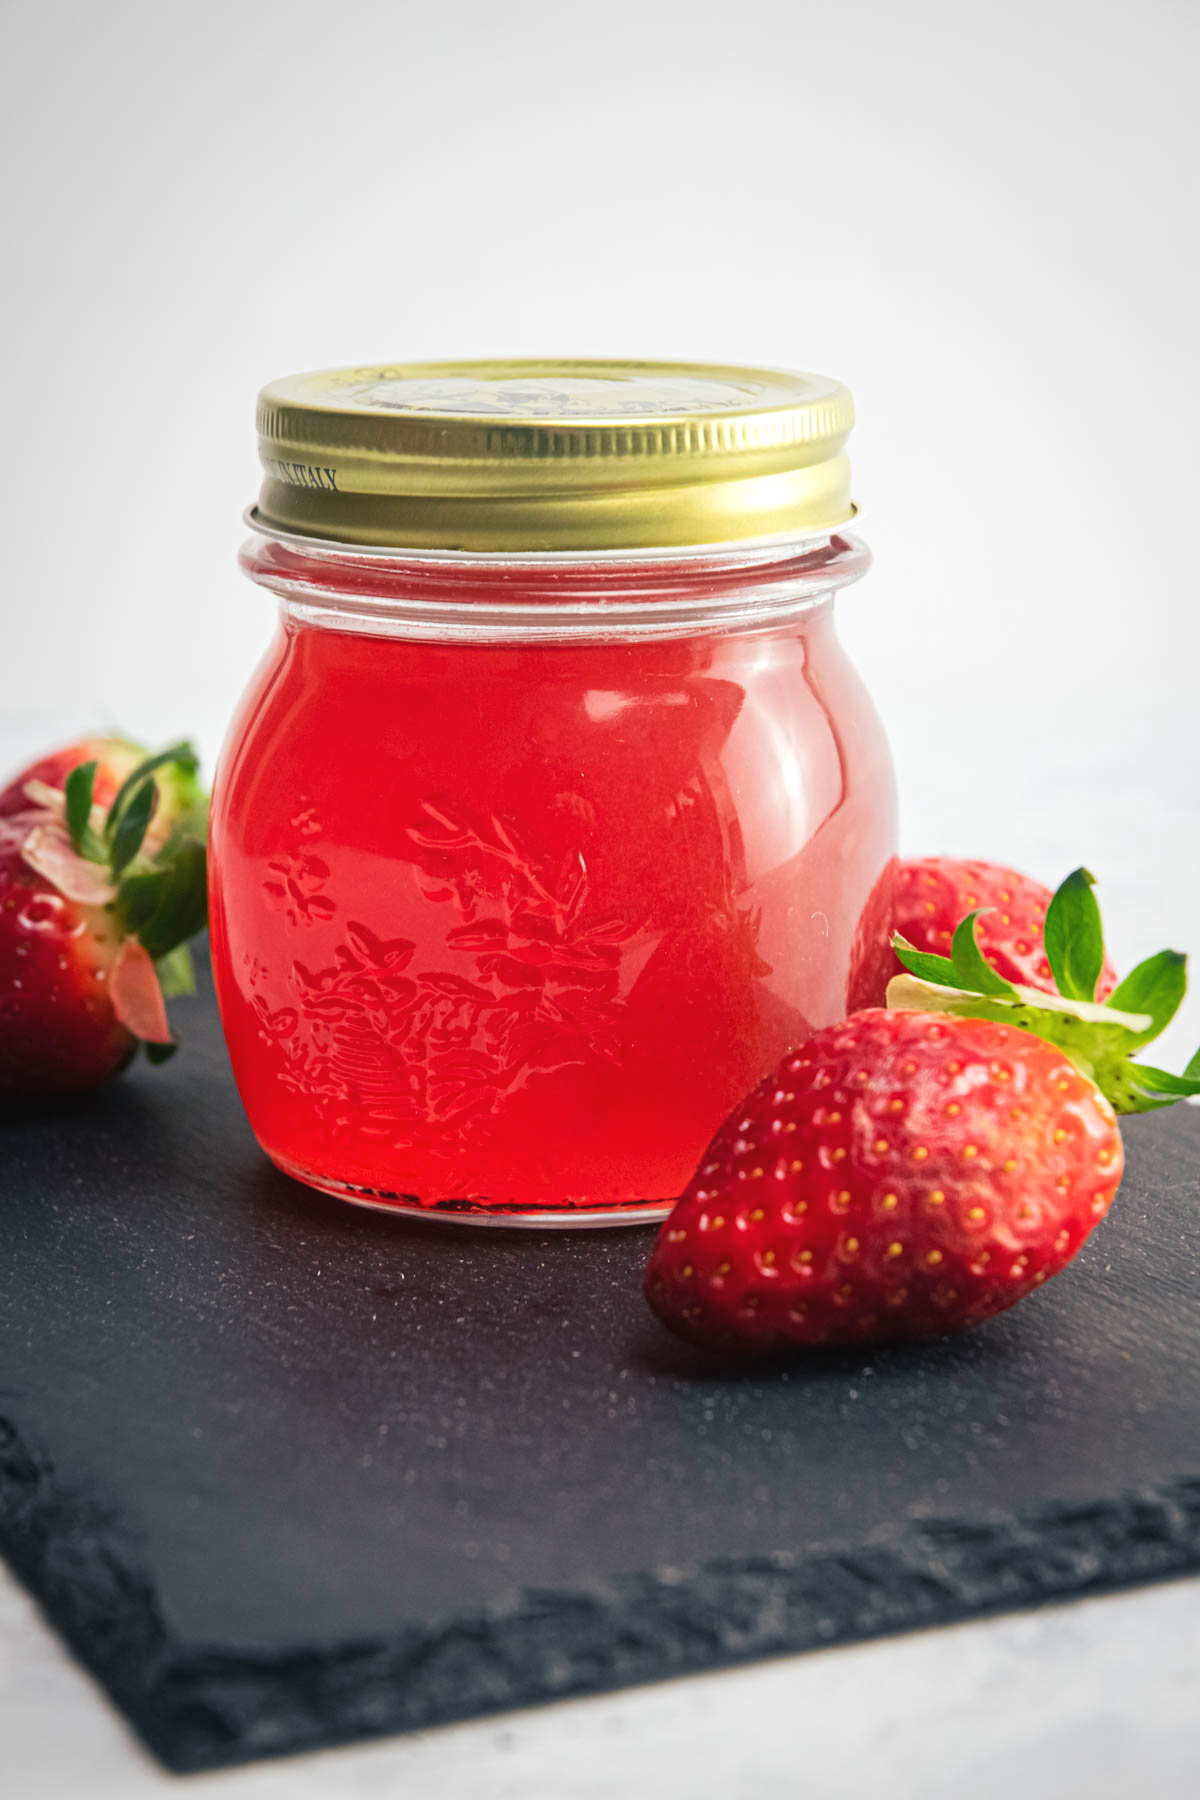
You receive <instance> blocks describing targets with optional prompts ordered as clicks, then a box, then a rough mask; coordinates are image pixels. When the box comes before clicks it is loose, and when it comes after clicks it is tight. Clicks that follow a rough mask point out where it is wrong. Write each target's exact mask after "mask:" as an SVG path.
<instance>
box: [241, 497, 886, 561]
mask: <svg viewBox="0 0 1200 1800" xmlns="http://www.w3.org/2000/svg"><path fill="white" fill-rule="evenodd" d="M861 517H862V509H861V507H859V506H857V505H856V506H854V508H853V510H852V515H851V517H850V518H849V519H848V520H847V521H846V523H845V524H844V525H823V526H817V527H814V528H812V529H810V530H807V531H796V530H792V531H776V532H768V533H764V534H763V536H761V537H754V538H726V539H722V540H721V541H719V542H715V543H709V544H706V543H699V544H656V545H639V546H637V547H635V548H630V549H624V550H612V549H606V550H582V549H563V550H449V549H442V548H440V547H438V548H430V547H428V546H426V545H417V544H359V543H353V542H351V541H349V540H347V539H343V538H327V537H317V536H316V535H314V534H313V533H310V532H304V531H289V530H287V529H285V528H284V527H281V526H278V525H273V524H271V523H270V521H269V520H267V519H264V518H263V516H262V513H261V512H260V510H259V507H258V506H257V504H254V505H250V506H247V507H245V508H244V509H243V512H242V523H243V524H244V525H245V526H246V529H247V530H248V531H249V532H250V533H251V535H252V536H253V537H256V538H260V539H262V540H263V541H264V542H269V543H278V544H282V545H284V546H285V547H287V548H289V549H292V550H295V551H296V552H297V553H298V554H300V555H303V556H309V557H312V558H313V559H314V560H321V559H328V560H330V561H336V562H353V563H365V564H368V565H369V564H374V563H379V564H395V563H413V564H416V565H418V566H423V567H435V566H439V565H443V564H444V565H446V566H447V567H449V568H463V569H488V568H501V569H514V570H516V569H526V568H528V569H547V570H550V569H563V570H565V569H590V568H593V567H595V568H601V569H605V568H608V569H614V568H621V567H623V566H625V565H627V564H632V565H633V566H635V567H637V566H641V567H647V568H649V567H653V566H654V565H655V564H663V565H674V564H676V563H694V564H696V565H697V566H700V565H703V564H705V563H711V564H714V565H719V566H721V567H724V568H737V567H739V566H740V565H742V564H747V565H749V564H755V563H769V562H775V561H782V560H785V559H786V558H787V557H788V556H790V555H792V554H795V553H797V552H799V553H800V554H803V553H804V552H805V551H811V550H813V549H815V548H817V547H819V546H820V545H821V544H827V543H830V542H832V540H833V539H834V538H841V539H842V540H843V541H844V542H846V543H849V544H854V545H856V546H858V547H859V548H865V546H863V545H862V543H861V540H860V539H859V538H858V537H857V536H856V535H855V533H854V532H853V531H852V530H851V527H852V526H856V525H857V524H858V522H859V520H860V519H861Z"/></svg>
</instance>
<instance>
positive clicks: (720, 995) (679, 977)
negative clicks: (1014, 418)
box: [212, 363, 895, 1225]
mask: <svg viewBox="0 0 1200 1800" xmlns="http://www.w3.org/2000/svg"><path fill="white" fill-rule="evenodd" d="M850 418H851V415H850V404H849V396H848V395H846V393H845V390H844V389H842V388H840V387H838V385H837V384H836V383H833V382H828V381H825V380H823V379H822V378H820V377H814V376H798V375H782V374H777V373H774V372H771V371H758V370H747V369H740V368H736V369H730V368H724V367H720V368H711V367H708V366H701V367H696V366H692V365H688V366H683V365H671V364H662V365H645V364H621V363H574V364H563V363H552V364H547V363H518V364H512V363H506V364H477V363H476V364H443V365H436V366H430V365H417V366H406V367H389V368H380V369H370V370H362V369H359V370H354V371H335V372H333V373H332V374H322V375H317V376H306V377H295V378H292V379H290V380H288V381H285V382H281V383H277V384H275V385H274V386H273V387H272V388H269V389H267V390H266V392H265V394H264V396H263V400H262V407H261V412H260V431H261V437H262V446H263V459H264V466H265V469H266V475H267V478H266V481H265V482H264V487H263V492H262V496H261V499H260V504H259V507H258V508H257V509H256V510H255V512H254V513H253V514H252V515H251V524H252V528H253V535H252V537H251V539H250V541H249V543H248V544H247V546H246V548H245V551H244V553H243V563H244V566H245V568H246V569H247V570H248V572H249V573H250V574H251V575H252V577H253V578H254V579H255V580H256V581H258V582H260V583H261V584H263V585H264V586H266V587H268V588H270V589H271V590H272V591H273V592H274V593H276V594H277V595H278V596H279V597H280V599H281V602H282V608H281V615H282V616H281V627H280V631H279V634H278V636H277V638H276V640H275V643H274V644H273V646H272V648H271V649H270V651H269V652H268V654H267V656H266V658H265V660H264V662H263V664H262V666H261V668H260V669H259V671H258V674H257V675H256V677H255V679H254V681H253V683H252V685H251V687H250V689H249V692H248V693H247V695H246V697H245V699H244V700H243V702H242V705H241V708H240V710H239V713H238V716H237V718H236V719H235V721H234V724H233V727H232V730H231V734H230V738H229V741H228V744H227V746H226V750H225V753H224V755H223V758H222V764H221V768H220V770H219V772H218V779H217V784H216V792H215V794H214V803H213V821H212V851H213V857H212V862H213V891H212V934H213V952H214V967H215V971H216V979H217V991H218V996H219V1000H220V1005H221V1012H222V1019H223V1023H224V1028H225V1033H226V1037H227V1040H228V1044H229V1050H230V1055H231V1058H232V1061H233V1068H234V1072H235V1075H236V1078H237V1082H238V1086H239V1089H240V1091H241V1095H242V1098H243V1101H244V1103H245V1106H246V1110H247V1112H248V1114H249V1117H250V1122H251V1125H252V1126H253V1129H254V1131H255V1134H256V1136H257V1138H258V1140H259V1142H260V1144H261V1145H262V1147H263V1149H264V1150H265V1151H266V1153H267V1154H268V1156H270V1157H271V1158H272V1160H273V1161H274V1162H276V1163H277V1164H278V1165H279V1167H280V1168H282V1169H283V1170H285V1171H286V1172H287V1173H288V1174H290V1175H293V1176H296V1177H297V1178H298V1179H300V1180H302V1181H305V1182H307V1183H309V1184H310V1185H312V1186H314V1187H318V1188H322V1189H325V1190H326V1191H328V1192H331V1193H335V1194H339V1195H341V1196H343V1197H344V1198H346V1199H349V1200H352V1201H356V1202H359V1203H361V1204H366V1205H371V1206H377V1207H382V1208H387V1209H389V1210H401V1211H410V1212H419V1213H420V1214H421V1215H422V1216H423V1217H434V1218H442V1219H450V1220H461V1221H465V1222H472V1223H494V1224H507V1225H595V1224H620V1223H633V1222H638V1221H642V1220H649V1219H653V1218H658V1217H660V1216H662V1215H663V1214H664V1213H665V1212H666V1211H667V1210H668V1207H669V1204H670V1202H671V1200H672V1199H673V1197H674V1196H675V1195H676V1194H677V1193H678V1192H679V1191H680V1190H681V1188H682V1187H683V1186H684V1185H685V1183H686V1182H687V1180H688V1178H689V1177H690V1176H691V1174H692V1173H693V1171H694V1169H695V1166H696V1163H697V1161H698V1159H699V1157H700V1154H701V1152H702V1151H703V1149H704V1146H705V1144H706V1143H707V1142H708V1140H709V1138H710V1137H711V1135H712V1133H713V1131H714V1130H715V1128H716V1127H717V1125H718V1124H719V1123H720V1122H721V1120H722V1119H723V1118H724V1117H725V1116H726V1115H727V1114H728V1112H729V1111H730V1109H731V1107H733V1106H734V1105H735V1104H736V1102H737V1101H738V1100H739V1099H740V1098H741V1097H742V1096H743V1095H745V1094H746V1093H747V1092H748V1091H749V1089H751V1088H752V1087H753V1086H754V1085H755V1084H756V1083H757V1082H758V1081H759V1080H760V1079H761V1078H762V1077H763V1076H764V1075H765V1074H766V1073H767V1072H768V1071H769V1070H770V1069H771V1068H772V1067H773V1066H774V1065H775V1063H776V1062H777V1061H778V1060H779V1058H780V1057H781V1056H782V1055H783V1053H784V1051H785V1050H786V1049H787V1048H788V1047H789V1046H790V1045H793V1044H795V1043H796V1042H797V1041H798V1040H800V1039H802V1038H803V1037H804V1036H805V1035H807V1033H808V1032H809V1031H810V1030H812V1029H814V1028H816V1027H819V1026H822V1025H825V1024H828V1023H830V1022H831V1021H833V1020H835V1019H837V1018H840V1017H842V1016H843V1015H844V1014H845V1013H846V1011H847V1010H850V1009H852V1008H854V1007H855V1006H860V1005H869V1004H874V1003H877V1002H879V1001H880V1000H881V999H882V995H883V990H884V987H885V984H886V978H887V974H888V964H889V952H888V947H887V928H888V911H889V905H888V902H889V897H890V896H889V888H890V875H891V859H892V857H893V853H894V832H895V820H894V812H895V806H894V793H893V781H892V772H891V766H890V762H889V758H888V752H887V747H886V744H885V741H884V738H883V734H882V731H881V728H880V726H879V723H878V720H877V718H876V715H875V713H874V711H873V709H872V707H871V704H870V702H869V700H868V699H867V696H866V694H865V692H864V690H863V688H862V686H861V683H860V682H859V680H858V678H857V676H856V675H855V673H854V671H853V669H852V668H851V666H850V664H849V663H848V661H847V659H846V657H845V655H844V654H843V652H842V650H841V648H840V646H839V644H838V642H837V639H836V637H835V635H834V628H833V618H832V597H833V595H834V593H835V592H836V590H837V589H839V588H840V587H843V586H845V585H846V584H847V583H849V582H851V581H854V580H856V579H857V578H858V576H859V575H861V574H862V573H863V572H864V570H865V568H866V566H867V560H868V559H867V553H866V551H865V550H864V549H863V547H862V546H861V544H859V543H858V542H857V541H856V540H855V539H854V538H853V537H851V536H849V535H848V534H847V533H846V532H845V531H844V530H842V529H841V526H842V525H843V524H844V523H845V522H846V520H848V519H849V518H850V517H852V515H853V507H852V505H851V503H850V501H849V497H848V489H847V482H848V475H847V472H846V466H845V459H844V456H843V455H842V454H841V452H842V447H843V445H844V442H845V438H846V435H847V433H848V431H849V426H850ZM785 1151H786V1146H781V1154H783V1153H784V1152H785Z"/></svg>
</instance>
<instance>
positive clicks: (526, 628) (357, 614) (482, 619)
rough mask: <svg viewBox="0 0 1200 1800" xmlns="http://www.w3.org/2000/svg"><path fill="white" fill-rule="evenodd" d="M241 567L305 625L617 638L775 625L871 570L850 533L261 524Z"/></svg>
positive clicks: (471, 637)
mask: <svg viewBox="0 0 1200 1800" xmlns="http://www.w3.org/2000/svg"><path fill="white" fill-rule="evenodd" d="M249 522H250V525H251V528H252V534H253V535H252V536H251V537H250V538H249V539H248V540H247V542H246V544H245V545H244V546H243V548H242V553H241V558H240V561H241V566H242V568H243V569H244V570H245V571H246V573H247V574H248V575H250V577H251V578H252V579H253V580H254V581H256V582H258V583H259V585H260V586H262V587H266V588H269V589H270V590H271V591H272V592H273V593H275V594H278V595H279V596H280V598H281V600H282V601H283V603H284V609H285V612H286V614H287V615H288V616H289V617H291V618H293V619H295V620H296V621H297V622H299V623H302V624H308V625H314V626H318V627H323V628H325V629H330V630H341V631H354V632H363V633H368V634H370V635H374V636H381V637H401V638H415V639H423V640H430V641H437V642H455V641H461V642H476V643H496V642H505V641H508V642H566V641H592V642H596V641H605V640H607V641H620V640H626V639H641V638H665V637H693V636H699V635H705V634H709V633H713V634H716V633H723V632H731V631H738V632H742V631H751V630H766V629H777V628H778V627H780V626H781V625H785V624H787V623H788V622H789V621H790V620H791V619H793V618H800V617H802V616H803V615H804V614H806V613H810V612H813V611H814V610H816V609H817V608H820V607H823V606H825V605H826V604H827V603H828V602H829V600H830V599H831V597H832V595H833V594H834V593H835V592H836V591H837V590H838V589H839V588H842V587H847V586H848V585H849V584H850V583H851V582H853V581H857V580H858V579H859V577H860V576H862V575H863V574H865V573H866V570H867V568H868V567H869V566H870V553H869V551H868V550H867V548H866V546H865V544H863V543H862V541H861V540H860V539H858V538H855V537H852V536H850V535H849V534H848V533H846V532H844V531H837V532H832V533H828V534H825V535H822V536H821V537H809V538H802V539H792V540H788V541H779V540H773V541H770V542H764V541H759V542H757V543H754V542H750V543H741V544H738V543H734V544H713V545H705V546H703V547H701V548H698V549H694V550H669V551H665V550H662V551H636V552H628V551H626V552H621V553H619V554H618V553H613V554H605V555H594V556H591V557H585V556H581V555H578V554H571V555H566V554H563V553H558V552H547V553H543V554H536V553H530V554H528V555H525V554H519V553H504V554H496V555H482V554H477V553H466V552H452V551H412V550H364V549H361V548H359V547H357V546H350V545H343V544H333V543H325V542H322V541H321V540H319V539H314V538H301V537H291V536H285V535H283V534H280V533H274V532H268V531H266V530H263V529H261V528H260V527H259V526H258V525H257V524H256V522H255V520H254V519H253V517H251V519H250V521H249Z"/></svg>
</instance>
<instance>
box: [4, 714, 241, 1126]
mask: <svg viewBox="0 0 1200 1800" xmlns="http://www.w3.org/2000/svg"><path fill="white" fill-rule="evenodd" d="M52 760H53V759H46V761H44V762H43V764H41V765H34V766H35V768H36V767H45V766H47V763H48V762H51V761H52ZM26 773H27V775H28V772H26ZM98 774H99V771H98V770H97V768H96V764H95V762H94V761H91V762H88V763H85V764H83V765H80V766H79V767H77V768H76V769H74V770H72V771H70V772H69V773H68V774H67V776H66V780H65V786H64V787H63V788H62V789H56V788H54V787H51V786H50V785H49V784H47V783H44V782H43V781H42V780H41V778H40V777H39V776H37V775H33V776H31V777H29V779H28V782H27V785H28V786H29V788H30V797H27V798H26V802H25V807H24V809H23V810H21V811H14V812H11V813H9V814H7V815H3V814H0V1099H2V1100H11V1099H14V1098H17V1097H28V1096H31V1095H43V1094H64V1093H72V1092H78V1091H81V1090H83V1089H86V1088H90V1087H94V1086H96V1085H97V1084H98V1083H99V1082H101V1081H104V1080H106V1079H107V1078H108V1076H110V1075H113V1074H115V1073H116V1072H117V1071H118V1070H119V1069H120V1068H122V1067H123V1066H124V1064H125V1063H126V1062H128V1060H129V1058H130V1057H131V1056H132V1054H133V1052H134V1051H135V1049H136V1048H137V1043H138V1041H139V1040H142V1041H144V1042H145V1043H146V1044H147V1046H148V1048H150V1049H151V1054H152V1055H154V1056H155V1057H156V1058H157V1059H161V1057H162V1056H164V1055H168V1054H169V1053H170V1050H171V1048H172V1047H173V1046H172V1042H171V1034H170V1030H169V1028H168V1024H167V1017H166V1008H165V1005H164V1002H163V990H164V987H165V988H166V989H167V991H169V992H175V993H179V992H184V991H188V989H189V987H190V983H191V970H190V962H189V960H188V955H187V950H186V948H185V941H186V939H187V938H188V937H190V936H191V935H192V934H193V933H194V932H196V931H198V930H199V929H200V928H201V927H202V925H203V923H204V862H205V857H204V846H203V842H202V840H201V838H200V836H199V835H198V833H199V832H200V831H202V829H203V797H202V795H201V794H200V792H199V788H198V786H197V783H196V763H195V757H194V755H193V754H192V753H191V751H190V750H189V749H188V747H187V746H186V745H177V746H174V747H173V748H172V750H170V751H168V752H165V753H164V755H163V757H152V758H149V759H147V760H146V761H144V762H142V763H141V764H140V765H138V766H135V768H134V769H133V770H132V771H131V772H130V774H129V775H128V776H127V777H126V778H125V780H124V781H123V783H122V784H121V785H120V786H119V787H118V788H117V789H116V790H115V791H114V792H112V794H111V800H112V804H111V805H110V806H108V807H104V806H99V805H96V804H94V791H95V783H96V780H97V777H98ZM24 779H25V778H24V777H23V778H22V780H24Z"/></svg>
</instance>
